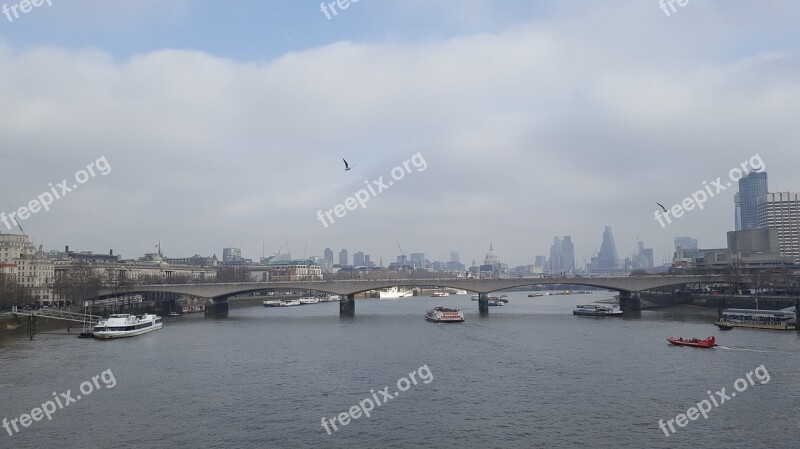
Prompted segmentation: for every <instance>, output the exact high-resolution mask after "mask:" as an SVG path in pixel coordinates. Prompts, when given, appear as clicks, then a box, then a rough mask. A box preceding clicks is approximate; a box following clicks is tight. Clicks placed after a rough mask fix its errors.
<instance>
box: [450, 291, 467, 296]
mask: <svg viewBox="0 0 800 449" xmlns="http://www.w3.org/2000/svg"><path fill="white" fill-rule="evenodd" d="M453 294H454V295H466V294H467V291H466V290H456V292H455V293H453Z"/></svg>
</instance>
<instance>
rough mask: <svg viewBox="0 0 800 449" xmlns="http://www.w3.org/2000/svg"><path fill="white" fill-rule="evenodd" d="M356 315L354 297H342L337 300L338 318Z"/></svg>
mask: <svg viewBox="0 0 800 449" xmlns="http://www.w3.org/2000/svg"><path fill="white" fill-rule="evenodd" d="M355 314H356V295H342V297H341V299H339V316H353V315H355Z"/></svg>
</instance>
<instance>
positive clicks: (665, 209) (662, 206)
mask: <svg viewBox="0 0 800 449" xmlns="http://www.w3.org/2000/svg"><path fill="white" fill-rule="evenodd" d="M656 204H658V205H659V206H661V208H662V209H664V212H666V211H667V208H666V207H664V205H663V204H661V203H658V202H656Z"/></svg>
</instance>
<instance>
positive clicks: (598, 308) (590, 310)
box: [572, 304, 622, 316]
mask: <svg viewBox="0 0 800 449" xmlns="http://www.w3.org/2000/svg"><path fill="white" fill-rule="evenodd" d="M572 314H573V315H584V316H622V310H620V309H619V307H617V306H612V305H604V304H585V305H580V306H578V308H577V309H575V310H573V311H572Z"/></svg>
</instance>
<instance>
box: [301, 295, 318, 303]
mask: <svg viewBox="0 0 800 449" xmlns="http://www.w3.org/2000/svg"><path fill="white" fill-rule="evenodd" d="M298 301H300V304H302V305H306V304H318V303H319V298H315V297H313V296H305V297H303V298H300V299H298Z"/></svg>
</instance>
